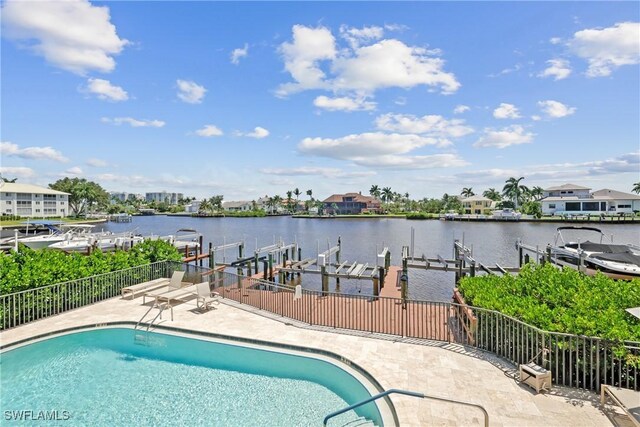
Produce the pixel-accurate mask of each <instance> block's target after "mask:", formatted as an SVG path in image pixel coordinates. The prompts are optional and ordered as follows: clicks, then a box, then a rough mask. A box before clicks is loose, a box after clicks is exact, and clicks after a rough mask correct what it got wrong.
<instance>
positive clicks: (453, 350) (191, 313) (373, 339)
mask: <svg viewBox="0 0 640 427" xmlns="http://www.w3.org/2000/svg"><path fill="white" fill-rule="evenodd" d="M149 304H150V303H148V304H147V305H143V304H142V298H141V297H139V298H136V299H134V300H123V299H120V298H114V299H110V300H107V301H103V302H100V303H97V304H94V305H91V306H87V307H83V308H80V309H77V310H74V311H70V312H67V313H64V314H60V315H57V316H52V317H49V318H46V319H43V320H40V321H37V322H33V323H30V324H27V325H23V326H20V327H17V328H14V329H10V330H7V331H4V332H2V333H0V343H1V344H2V345H5V344H9V343H11V342H15V341H18V340H21V339H24V338H28V337H30V336H33V335H38V334H42V333H46V332H51V331H56V330H59V329H64V328H69V327H73V326H81V325H91V324H98V323H106V322H113V321H134V322H135V321H138V320H139V319H140V317H141V316H142V315H143V314H144V313H145V312H146V311H147V310H148V308H149V306H150V305H149ZM154 311H155V310H154ZM154 311H152V313H153V312H154ZM163 318H164V320H163V321H162V323H163V324H165V325H167V326H175V327H180V328H185V329H192V330H199V331H207V332H213V333H219V334H225V335H232V336H237V337H246V338H253V339H259V340H264V341H271V342H278V343H283V344H295V345H301V346H306V347H314V348H320V349H325V350H328V351H331V352H334V353H337V354H340V355H342V356H344V357H345V358H347V359H350V360H352V361H353V362H355V363H357V364H358V365H360V366H361V367H363V368H364V369H366V370H367V371H368V372H369V373H370V374H371V375H373V376H374V377H375V378H376V379H377V380H378V381H379V382H380V384H381V385H382V386H383V387H384V388H385V389H389V388H400V389H407V390H413V391H418V392H422V393H425V394H429V395H433V396H438V397H445V398H451V399H456V400H463V401H467V402H470V403H476V404H480V405H482V406H484V407H485V408H486V410H487V411H488V412H489V417H490V425H491V426H495V427H499V426H585V427H586V426H610V425H618V426H626V425H630V423H629V422H628V421H627V420H626V419H625V417H624V416H622V415H620V412H619V411H617V410H616V409H615V408H611V407H610V406H607V409H606V413H605V412H603V411H602V409H601V407H600V405H599V402H598V396H596V395H595V394H594V393H590V392H581V391H578V390H573V389H565V388H561V387H554V389H553V391H552V392H551V393H546V394H535V392H534V391H533V390H532V389H531V388H529V387H527V386H521V385H520V384H519V383H518V382H517V381H515V380H514V375H515V367H514V366H513V365H510V364H509V363H508V362H505V361H503V360H501V359H499V358H496V357H493V356H492V355H489V354H486V353H483V352H478V351H474V350H468V349H465V348H463V347H461V346H459V345H455V344H448V343H443V342H437V341H426V340H415V339H412V340H406V339H399V338H395V337H390V336H384V335H378V336H373V335H371V334H362V333H335V332H333V330H331V329H327V330H319V329H318V328H310V327H307V326H305V325H303V324H297V322H295V321H294V322H291V321H289V320H287V319H284V318H270V317H269V316H268V315H267V314H266V313H264V312H257V311H256V310H254V309H252V308H251V307H249V306H246V305H244V306H242V307H239V306H238V304H237V303H235V302H233V301H230V300H226V301H225V303H224V304H219V305H217V306H216V308H215V309H213V310H210V311H209V312H204V313H203V312H200V311H198V310H196V307H195V301H188V302H186V303H183V304H180V305H178V306H176V307H175V308H174V321H173V322H172V321H171V320H170V316H169V315H168V313H167V315H163ZM392 401H393V403H394V405H395V407H396V410H397V413H398V418H399V420H400V424H401V425H402V426H424V425H437V426H469V425H482V422H483V418H482V414H481V413H480V411H477V410H475V409H469V408H463V407H460V406H455V405H452V404H449V403H444V402H437V401H431V400H424V399H416V398H410V397H403V396H397V395H396V396H393V397H392Z"/></svg>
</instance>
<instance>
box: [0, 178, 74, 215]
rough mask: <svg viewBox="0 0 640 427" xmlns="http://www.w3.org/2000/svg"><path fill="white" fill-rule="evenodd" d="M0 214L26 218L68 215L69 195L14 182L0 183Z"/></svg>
mask: <svg viewBox="0 0 640 427" xmlns="http://www.w3.org/2000/svg"><path fill="white" fill-rule="evenodd" d="M0 212H1V213H2V214H3V215H18V216H22V217H26V218H38V217H41V218H43V217H65V216H67V215H69V193H65V192H63V191H57V190H52V189H51V188H46V187H39V186H37V185H31V184H22V183H15V182H4V183H0Z"/></svg>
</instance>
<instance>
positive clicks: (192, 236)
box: [160, 228, 202, 251]
mask: <svg viewBox="0 0 640 427" xmlns="http://www.w3.org/2000/svg"><path fill="white" fill-rule="evenodd" d="M201 236H202V234H201V233H198V232H197V231H196V230H194V229H192V228H181V229H179V230H178V231H176V233H175V234H171V235H169V236H164V237H160V239H162V240H165V241H167V242H169V243H171V244H172V245H173V246H174V247H175V248H176V249H177V250H178V251H184V250H185V248H188V249H187V250H189V251H195V250H196V249H199V248H200V237H201Z"/></svg>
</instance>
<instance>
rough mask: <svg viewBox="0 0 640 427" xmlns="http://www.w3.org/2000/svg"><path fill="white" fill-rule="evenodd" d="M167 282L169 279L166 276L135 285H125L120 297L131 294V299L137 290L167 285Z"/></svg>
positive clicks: (141, 290)
mask: <svg viewBox="0 0 640 427" xmlns="http://www.w3.org/2000/svg"><path fill="white" fill-rule="evenodd" d="M168 283H169V279H168V278H166V277H162V278H160V279H154V280H150V281H148V282H144V283H138V284H137V285H133V286H127V287H126V288H122V291H121V293H122V298H126V297H127V296H129V295H131V299H134V298H135V296H136V293H138V292H148V291H152V290H154V289H157V288H160V287H162V286H167V284H168Z"/></svg>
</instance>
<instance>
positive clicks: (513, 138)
mask: <svg viewBox="0 0 640 427" xmlns="http://www.w3.org/2000/svg"><path fill="white" fill-rule="evenodd" d="M534 136H535V135H534V134H533V133H530V132H525V130H524V128H523V127H522V126H520V125H511V126H508V127H506V128H502V129H493V128H486V129H485V130H484V134H483V135H482V136H481V137H480V139H478V140H477V141H476V142H475V143H474V144H473V146H474V147H496V148H506V147H510V146H512V145H520V144H528V143H530V142H533V137H534Z"/></svg>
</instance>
